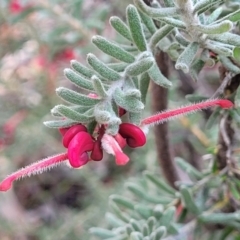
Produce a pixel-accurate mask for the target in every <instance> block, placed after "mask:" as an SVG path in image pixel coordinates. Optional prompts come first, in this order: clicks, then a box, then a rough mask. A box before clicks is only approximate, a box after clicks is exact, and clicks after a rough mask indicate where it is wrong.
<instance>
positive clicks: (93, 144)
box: [0, 99, 233, 191]
mask: <svg viewBox="0 0 240 240" xmlns="http://www.w3.org/2000/svg"><path fill="white" fill-rule="evenodd" d="M216 105H217V106H219V107H221V108H232V107H233V103H232V102H231V101H229V100H224V99H214V100H208V101H205V102H200V103H196V104H192V105H189V106H185V107H181V108H178V109H175V110H169V111H164V112H160V113H158V114H156V115H153V116H150V117H148V118H145V119H143V120H142V121H141V123H140V125H139V126H136V125H134V124H132V123H127V122H126V123H121V124H120V126H119V130H118V133H117V134H116V135H110V134H108V133H106V127H107V126H106V125H104V124H101V125H100V124H99V125H97V126H96V128H95V130H94V132H93V134H92V135H91V134H90V133H89V132H88V131H87V128H86V126H85V125H84V124H76V125H73V126H71V127H69V128H60V129H59V131H60V133H61V134H62V136H63V139H62V144H63V146H64V147H65V148H67V152H65V153H62V154H59V155H55V156H51V157H49V158H46V159H43V160H40V161H38V162H36V163H33V164H31V165H29V166H27V167H25V168H22V169H20V170H18V171H16V172H15V173H13V174H11V175H9V176H8V177H6V178H5V179H4V180H3V181H2V182H1V183H0V191H7V190H9V189H10V188H11V186H12V183H13V181H15V180H17V179H19V178H23V177H26V176H30V175H33V174H38V173H42V172H43V171H45V170H47V169H50V168H52V167H54V166H56V165H58V164H60V163H63V162H67V163H69V164H70V165H71V167H73V168H79V167H82V166H83V165H85V164H87V163H88V162H89V161H90V160H93V161H100V160H102V158H103V150H105V151H106V152H107V153H109V154H112V155H114V156H115V158H116V164H117V165H125V164H127V163H128V161H129V157H128V156H127V155H126V154H125V153H124V152H123V150H122V149H123V148H124V146H125V145H126V144H127V145H128V146H129V147H131V148H136V147H141V146H144V145H145V143H146V135H145V133H144V131H143V129H144V130H145V129H146V128H148V127H149V126H151V125H153V124H159V123H163V122H165V121H167V120H169V119H172V118H174V117H177V116H181V115H183V114H188V113H193V112H195V111H197V110H201V109H206V108H209V107H212V106H216ZM119 112H120V115H122V114H125V113H126V111H125V110H123V109H120V111H119Z"/></svg>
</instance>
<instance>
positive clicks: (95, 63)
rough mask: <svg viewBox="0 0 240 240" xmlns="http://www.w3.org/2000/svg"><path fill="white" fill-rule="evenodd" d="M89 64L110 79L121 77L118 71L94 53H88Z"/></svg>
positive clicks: (115, 79) (114, 79)
mask: <svg viewBox="0 0 240 240" xmlns="http://www.w3.org/2000/svg"><path fill="white" fill-rule="evenodd" d="M87 62H88V64H89V65H90V66H91V67H92V68H93V69H94V70H95V71H96V72H97V73H99V75H101V76H102V77H104V78H106V79H107V80H110V81H117V80H119V79H120V78H121V76H120V75H119V74H118V72H116V71H114V70H112V69H111V68H109V67H108V66H107V65H106V64H105V63H103V62H102V61H100V60H99V59H98V58H97V57H96V56H95V55H94V54H91V53H89V54H88V55H87Z"/></svg>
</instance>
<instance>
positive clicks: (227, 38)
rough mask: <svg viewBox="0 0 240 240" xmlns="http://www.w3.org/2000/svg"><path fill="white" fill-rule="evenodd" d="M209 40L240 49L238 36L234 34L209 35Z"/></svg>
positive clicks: (239, 37)
mask: <svg viewBox="0 0 240 240" xmlns="http://www.w3.org/2000/svg"><path fill="white" fill-rule="evenodd" d="M208 38H209V39H212V40H215V41H217V42H223V43H227V44H230V45H233V46H236V47H240V36H239V35H237V34H234V33H223V34H209V35H208Z"/></svg>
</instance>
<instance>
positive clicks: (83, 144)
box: [68, 132, 94, 168]
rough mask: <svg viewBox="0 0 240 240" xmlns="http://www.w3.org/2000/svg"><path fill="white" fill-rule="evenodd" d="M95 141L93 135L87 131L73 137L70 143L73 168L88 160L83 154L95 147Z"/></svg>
mask: <svg viewBox="0 0 240 240" xmlns="http://www.w3.org/2000/svg"><path fill="white" fill-rule="evenodd" d="M93 143H94V142H93V139H92V136H91V135H90V134H89V133H87V132H79V133H77V134H76V135H75V136H74V137H73V139H72V140H71V141H70V143H69V145H68V159H69V163H70V165H71V166H72V167H73V168H79V167H81V166H82V165H84V164H86V163H87V162H88V158H87V159H86V157H82V155H83V154H84V153H85V152H87V151H91V150H92V149H93ZM84 156H86V155H84Z"/></svg>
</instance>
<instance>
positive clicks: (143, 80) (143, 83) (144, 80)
mask: <svg viewBox="0 0 240 240" xmlns="http://www.w3.org/2000/svg"><path fill="white" fill-rule="evenodd" d="M149 83H150V77H149V75H148V74H147V73H146V72H145V73H143V74H142V75H141V77H140V80H139V84H140V86H139V88H140V92H141V101H142V102H143V103H146V97H147V93H148V87H149Z"/></svg>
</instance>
